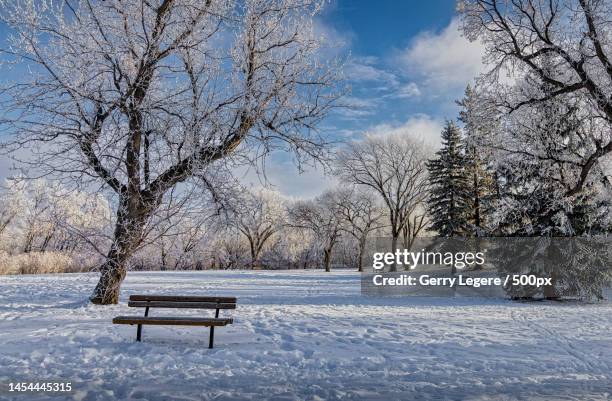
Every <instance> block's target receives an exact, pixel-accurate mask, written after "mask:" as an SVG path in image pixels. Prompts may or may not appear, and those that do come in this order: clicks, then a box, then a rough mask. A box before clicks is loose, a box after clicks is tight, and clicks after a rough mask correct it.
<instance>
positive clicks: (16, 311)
mask: <svg viewBox="0 0 612 401" xmlns="http://www.w3.org/2000/svg"><path fill="white" fill-rule="evenodd" d="M96 280H97V276H96V275H94V274H65V275H64V274H58V275H39V276H10V277H9V276H3V277H0V383H3V384H6V383H7V382H10V381H53V380H55V381H70V382H72V385H73V388H74V390H75V391H74V392H72V393H70V394H69V395H63V396H52V395H43V394H38V395H37V396H36V397H32V398H31V399H36V400H39V399H40V400H43V399H50V400H59V399H74V400H107V399H117V400H265V399H270V400H279V401H280V400H334V399H344V400H357V399H359V400H395V399H402V400H414V399H436V400H447V399H449V400H491V399H493V400H602V399H610V398H611V397H612V377H611V373H610V371H611V370H610V368H611V367H612V346H611V345H612V313H611V312H612V304H611V303H609V302H602V303H598V304H584V303H553V302H550V303H549V302H537V303H516V302H511V301H506V300H501V299H498V300H495V299H479V298H453V299H450V298H414V297H413V298H410V297H407V298H370V297H365V296H361V294H360V286H359V275H358V274H356V273H353V272H346V271H343V272H332V273H327V274H326V273H324V272H321V271H282V272H265V271H257V272H245V271H222V272H217V271H215V272H142V273H136V272H132V273H129V274H128V277H127V279H126V281H125V284H124V287H123V291H122V302H121V304H120V305H116V306H110V307H101V306H94V305H90V304H88V303H87V302H86V298H87V296H88V295H89V293H90V291H91V289H92V288H93V286H94V284H95V282H96ZM136 293H139V294H141V293H156V294H180V295H196V294H198V295H200V294H207V295H209V294H210V295H212V294H214V295H235V296H237V297H238V309H237V310H235V311H229V312H226V311H221V316H224V313H225V316H230V315H231V316H233V317H234V324H233V325H230V326H228V327H221V328H219V329H217V330H216V332H215V348H214V349H212V350H209V349H208V348H207V344H208V343H207V342H208V329H206V328H198V327H151V326H145V328H144V332H143V342H142V343H137V342H135V341H134V340H135V334H136V333H135V332H136V329H135V327H134V326H124V325H113V324H111V319H112V318H113V317H114V316H117V315H125V314H133V313H135V312H136V313H137V314H140V313H142V311H141V310H134V309H133V308H128V307H127V306H126V300H127V297H128V296H129V295H130V294H136ZM210 312H211V311H205V312H204V313H207V314H209V313H210ZM157 313H159V314H160V315H162V314H169V313H172V314H174V313H177V312H176V311H169V310H161V309H160V310H155V309H153V310H152V315H155V314H157ZM178 313H185V314H188V313H192V312H190V311H182V310H181V311H179V312H178ZM11 397H13V398H11ZM0 399H2V400H4V399H15V400H24V399H30V398H26V397H24V396H23V395H15V396H11V395H10V394H9V393H8V392H6V390H4V392H1V393H0Z"/></svg>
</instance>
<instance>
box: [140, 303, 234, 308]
mask: <svg viewBox="0 0 612 401" xmlns="http://www.w3.org/2000/svg"><path fill="white" fill-rule="evenodd" d="M128 306H129V307H133V308H144V307H150V308H189V309H236V304H235V303H215V302H169V301H129V302H128Z"/></svg>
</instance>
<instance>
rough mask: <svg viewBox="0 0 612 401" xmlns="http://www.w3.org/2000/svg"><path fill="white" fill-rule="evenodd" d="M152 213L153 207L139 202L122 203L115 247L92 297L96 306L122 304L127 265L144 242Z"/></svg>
mask: <svg viewBox="0 0 612 401" xmlns="http://www.w3.org/2000/svg"><path fill="white" fill-rule="evenodd" d="M151 210H152V208H151V207H145V206H144V205H143V204H142V203H140V202H138V201H137V202H133V203H131V204H130V202H128V201H127V200H122V202H121V206H120V207H119V211H118V212H117V224H116V225H115V234H114V240H113V244H112V245H111V249H110V250H109V251H108V255H107V256H106V261H105V262H104V264H103V265H102V266H101V267H100V281H98V285H96V288H95V289H94V291H93V294H92V295H91V297H90V298H89V300H90V301H91V302H92V303H94V304H98V305H110V304H116V303H118V302H119V293H120V289H121V283H122V282H123V279H125V275H126V273H127V266H126V263H127V261H128V259H129V258H130V257H131V256H132V254H133V253H134V251H135V249H136V247H137V246H138V244H139V243H140V241H141V240H142V236H143V229H144V225H145V222H146V219H147V218H148V217H149V215H150V213H151Z"/></svg>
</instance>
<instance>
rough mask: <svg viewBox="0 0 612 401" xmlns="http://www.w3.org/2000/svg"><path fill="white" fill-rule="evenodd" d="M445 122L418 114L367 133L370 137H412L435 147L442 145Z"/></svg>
mask: <svg viewBox="0 0 612 401" xmlns="http://www.w3.org/2000/svg"><path fill="white" fill-rule="evenodd" d="M442 127H443V122H442V121H438V120H435V119H433V118H432V117H430V116H428V115H426V114H418V115H415V116H413V117H410V118H409V119H408V120H406V121H404V122H401V123H383V124H378V125H375V126H374V127H372V128H370V129H369V130H367V131H366V134H369V135H412V136H414V137H416V138H420V139H423V140H424V141H425V142H426V143H428V144H430V145H431V146H433V147H439V145H440V132H441V131H442Z"/></svg>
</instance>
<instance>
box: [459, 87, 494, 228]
mask: <svg viewBox="0 0 612 401" xmlns="http://www.w3.org/2000/svg"><path fill="white" fill-rule="evenodd" d="M457 104H458V105H459V106H460V107H461V110H460V112H459V120H460V121H461V122H462V123H463V143H464V148H465V158H466V165H467V171H468V181H469V193H470V212H469V213H468V218H467V220H468V221H467V222H468V224H469V225H470V231H471V233H472V234H474V235H476V236H483V235H486V233H487V231H488V223H489V220H490V216H491V215H492V214H493V212H494V207H495V199H496V195H497V179H496V173H495V169H494V167H493V162H492V158H493V154H494V152H492V150H491V149H490V148H489V147H487V146H486V145H485V143H486V141H487V137H488V136H490V135H491V134H492V131H493V130H495V129H498V124H496V122H497V119H496V118H495V117H496V114H495V113H494V112H493V113H491V110H488V107H487V104H486V103H485V102H483V101H481V99H480V98H479V96H478V93H477V92H476V91H475V90H474V89H473V88H472V87H471V86H470V85H468V86H467V87H466V89H465V94H464V97H463V98H462V99H461V100H459V101H457Z"/></svg>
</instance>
